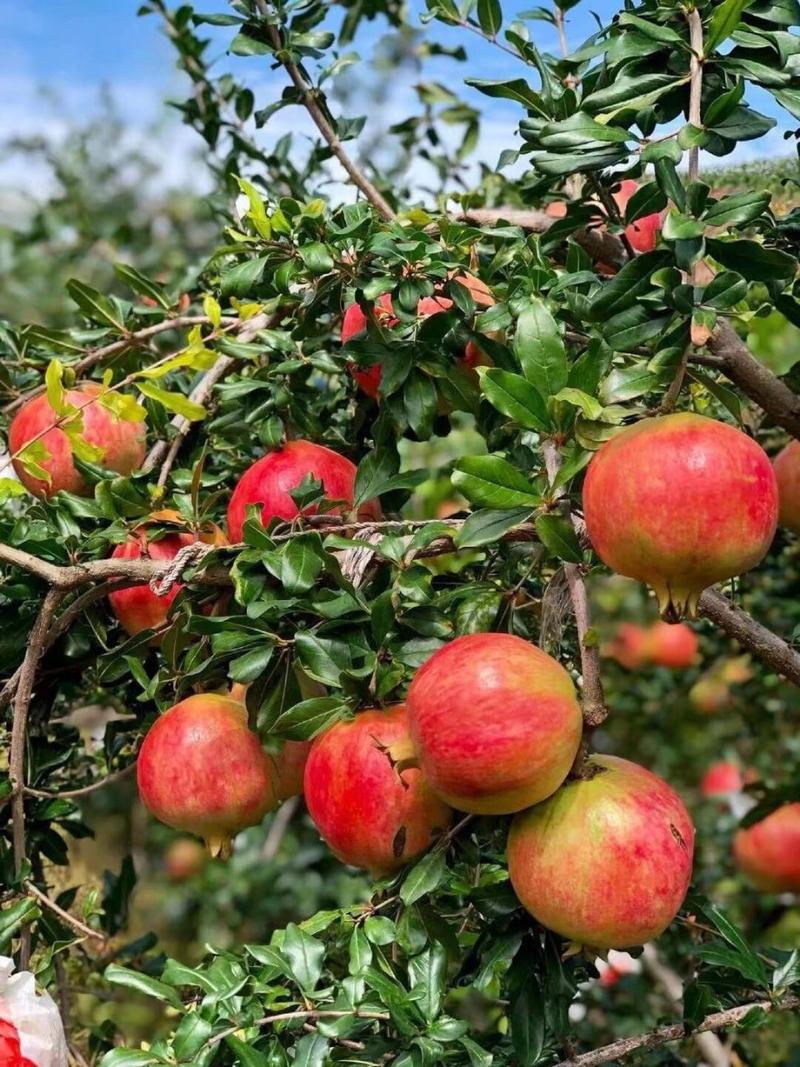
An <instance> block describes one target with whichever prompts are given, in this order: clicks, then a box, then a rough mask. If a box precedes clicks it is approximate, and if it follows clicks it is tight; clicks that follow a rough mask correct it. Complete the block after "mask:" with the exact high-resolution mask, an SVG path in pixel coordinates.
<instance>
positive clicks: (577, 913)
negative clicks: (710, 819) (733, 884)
mask: <svg viewBox="0 0 800 1067" xmlns="http://www.w3.org/2000/svg"><path fill="white" fill-rule="evenodd" d="M587 763H588V765H587V770H588V775H587V777H585V778H579V779H573V780H571V781H569V782H567V783H566V784H565V785H564V786H562V788H561V789H559V790H558V792H557V793H555V794H554V795H553V796H552V797H550V798H549V799H548V800H545V801H544V802H543V803H542V804H537V805H536V807H534V808H531V809H530V811H525V812H522V813H521V814H520V815H517V817H516V818H515V819H514V821H513V823H512V824H511V831H510V834H509V838H508V873H509V877H510V878H511V884H512V885H513V887H514V890H515V892H516V894H517V896H518V897H519V899H520V901H521V902H522V904H523V906H524V907H525V908H526V909H527V910H528V911H529V912H530V913H531V915H533V917H534V918H535V919H537V920H538V921H539V922H540V923H542V925H543V926H547V927H549V929H551V930H554V931H555V932H556V933H558V934H561V936H562V937H566V938H569V939H570V940H571V941H575V942H578V943H580V944H582V945H587V946H592V947H594V948H596V949H604V948H627V947H629V946H632V945H641V944H643V943H644V942H645V941H650V940H652V939H653V938H654V937H658V935H659V934H660V933H662V931H664V930H665V929H666V928H667V926H669V924H670V923H671V922H672V920H673V918H674V917H675V915H676V913H677V911H678V909H679V908H680V906H681V904H682V902H683V898H684V897H685V895H686V890H687V888H688V886H689V881H690V879H691V875H692V854H693V851H694V827H693V826H692V823H691V819H690V818H689V815H688V813H687V811H686V808H685V807H684V805H683V803H682V801H681V799H680V797H679V796H678V795H677V793H675V792H674V791H673V790H672V789H671V788H670V787H669V786H668V785H667V783H666V782H664V781H662V779H660V778H658V777H657V776H656V775H655V774H651V772H650V771H648V770H645V768H644V767H640V766H638V764H636V763H630V762H628V760H623V759H619V758H618V757H616V756H592V757H591V758H590V760H589V761H587Z"/></svg>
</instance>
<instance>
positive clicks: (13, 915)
mask: <svg viewBox="0 0 800 1067" xmlns="http://www.w3.org/2000/svg"><path fill="white" fill-rule="evenodd" d="M41 914H42V913H41V911H40V909H39V907H38V905H37V904H36V903H35V902H34V901H33V900H31V899H30V897H25V898H23V899H22V900H18V901H17V902H16V903H15V904H8V905H7V906H6V907H4V908H2V909H0V949H5V948H6V946H7V945H8V944H9V943H10V942H11V939H12V938H13V937H15V936H16V933H17V931H18V930H19V928H20V927H21V926H27V925H28V924H29V923H32V922H33V921H34V920H35V919H38V918H39V916H40V915H41Z"/></svg>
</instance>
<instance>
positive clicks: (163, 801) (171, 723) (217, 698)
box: [136, 693, 277, 856]
mask: <svg viewBox="0 0 800 1067" xmlns="http://www.w3.org/2000/svg"><path fill="white" fill-rule="evenodd" d="M136 774H137V780H138V783H139V795H140V796H141V798H142V802H143V803H144V805H145V807H146V808H147V809H148V811H150V812H151V813H152V814H153V815H155V817H156V818H157V819H159V820H160V821H161V822H164V823H166V824H167V825H168V826H172V827H174V828H175V829H176V830H185V831H186V832H187V833H192V834H197V836H198V837H202V838H203V839H204V840H205V842H206V844H207V845H208V849H209V851H210V852H211V854H212V855H214V856H216V855H228V854H229V853H230V842H231V838H232V837H234V836H235V835H236V834H238V833H239V831H240V830H244V829H245V827H247V826H255V825H256V824H257V823H259V822H261V820H262V819H263V817H264V815H266V813H267V812H268V811H270V809H271V808H274V807H275V805H276V803H277V797H276V795H275V784H274V782H273V779H272V773H271V767H270V762H269V759H268V758H267V755H266V753H265V752H264V750H263V748H262V747H261V744H260V742H259V740H258V738H257V737H256V735H255V734H254V733H253V732H252V731H251V730H249V729H248V727H247V717H246V714H245V710H244V708H243V706H242V705H241V704H240V703H239V702H238V701H236V700H231V699H230V698H229V697H224V696H221V695H220V694H218V693H200V694H197V695H195V696H191V697H187V699H186V700H182V701H181V702H180V703H179V704H176V705H175V706H174V707H172V708H170V709H169V711H166V712H164V714H163V715H162V716H161V718H159V719H157V720H156V722H155V723H154V724H153V726H152V727H151V728H150V731H149V733H148V734H147V737H145V739H144V743H143V745H142V748H141V751H140V752H139V759H138V762H137V765H136Z"/></svg>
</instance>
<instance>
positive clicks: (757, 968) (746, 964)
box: [698, 902, 769, 988]
mask: <svg viewBox="0 0 800 1067" xmlns="http://www.w3.org/2000/svg"><path fill="white" fill-rule="evenodd" d="M700 910H701V911H702V913H703V915H704V916H705V917H706V919H708V920H709V921H710V922H711V923H712V924H713V925H714V926H715V927H716V929H717V930H718V931H719V932H720V934H722V936H723V937H724V938H725V940H726V941H727V942H728V944H729V945H730V946H731V948H732V949H733V950H734V952H733V954H732V955H731V956H729V957H724V958H725V959H727V962H722V958H723V954H721V953H720V952H719V951H718V949H717V946H715V945H704V946H702V947H701V949H700V950H698V954H699V955H702V956H703V958H704V959H707V960H710V962H715V963H719V965H720V966H725V967H733V968H734V969H735V970H738V971H739V973H740V974H743V975H744V976H745V977H746V978H750V979H751V980H752V981H754V982H756V983H757V984H758V985H761V986H763V987H764V988H766V987H767V986H768V985H769V979H768V977H767V970H766V967H765V966H764V963H763V962H762V960H760V959H759V957H758V956H757V955H756V953H755V951H754V950H753V949H752V948H751V947H750V945H748V943H747V941H746V940H745V939H744V935H743V934H742V932H741V930H740V929H739V927H738V926H737V925H736V924H735V923H734V922H732V921H731V920H730V919H729V918H728V916H727V915H726V914H725V912H724V911H722V910H721V909H720V908H718V907H717V906H716V905H715V904H711V903H710V902H704V903H703V904H702V905H701V907H700ZM722 947H724V946H722ZM715 953H716V956H715Z"/></svg>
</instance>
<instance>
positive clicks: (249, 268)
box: [220, 256, 267, 297]
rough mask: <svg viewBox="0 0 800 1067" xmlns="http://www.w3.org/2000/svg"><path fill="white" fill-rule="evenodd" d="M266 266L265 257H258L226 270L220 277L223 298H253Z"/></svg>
mask: <svg viewBox="0 0 800 1067" xmlns="http://www.w3.org/2000/svg"><path fill="white" fill-rule="evenodd" d="M266 264H267V257H266V256H258V257H257V258H256V259H245V260H244V261H243V262H242V263H237V264H236V265H235V266H234V267H228V268H226V269H225V270H224V271H223V272H222V274H221V276H220V292H221V293H222V295H223V296H237V297H247V296H253V295H254V293H255V290H256V289H257V288H258V285H259V282H260V281H261V275H262V274H263V273H264V267H265V266H266Z"/></svg>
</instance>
